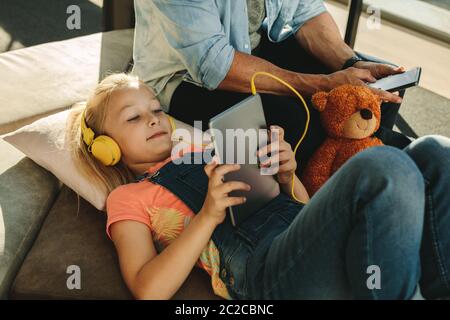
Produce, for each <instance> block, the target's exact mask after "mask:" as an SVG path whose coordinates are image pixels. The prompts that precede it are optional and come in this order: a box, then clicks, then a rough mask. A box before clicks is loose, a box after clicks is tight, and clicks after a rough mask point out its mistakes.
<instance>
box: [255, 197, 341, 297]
mask: <svg viewBox="0 0 450 320" xmlns="http://www.w3.org/2000/svg"><path fill="white" fill-rule="evenodd" d="M344 209H346V210H348V209H349V206H348V205H347V206H346V207H345V208H344ZM346 210H343V209H341V210H340V212H342V211H346ZM341 216H342V215H340V214H335V215H333V217H332V219H330V220H329V221H328V222H327V223H326V224H324V225H323V228H322V229H320V230H319V231H318V232H317V235H316V237H314V240H315V239H317V237H318V236H319V235H320V234H321V232H322V231H323V230H324V229H325V228H326V227H327V226H328V225H329V224H330V223H332V222H333V221H335V220H336V219H337V218H338V217H341ZM279 236H280V235H278V236H277V237H276V238H278V237H279ZM276 238H275V239H276ZM314 242H315V241H311V242H310V243H311V245H309V246H308V247H307V248H303V249H301V250H299V251H297V252H296V253H295V255H294V256H295V258H294V259H293V260H291V263H290V265H289V266H288V267H287V268H286V269H285V270H284V271H283V272H282V273H281V274H280V275H279V276H278V277H277V281H276V282H275V283H274V284H273V285H272V286H271V288H270V289H268V290H264V289H263V297H266V296H267V295H268V294H270V292H272V290H273V289H274V288H275V287H276V286H277V285H278V284H279V283H280V279H281V278H282V277H284V276H285V275H286V273H287V272H289V271H290V270H291V269H292V268H293V267H294V266H295V265H296V264H297V261H296V260H297V259H298V257H299V256H301V255H303V254H304V253H305V252H306V251H308V250H309V249H310V248H311V247H312V244H313V243H314ZM269 250H270V248H269ZM293 261H295V262H293Z"/></svg>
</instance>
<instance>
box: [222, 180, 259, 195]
mask: <svg viewBox="0 0 450 320" xmlns="http://www.w3.org/2000/svg"><path fill="white" fill-rule="evenodd" d="M250 189H251V187H250V185H248V184H247V183H244V182H241V181H228V182H225V183H224V184H222V185H221V186H220V187H219V189H218V190H220V193H221V194H228V193H230V192H231V191H235V190H244V191H250Z"/></svg>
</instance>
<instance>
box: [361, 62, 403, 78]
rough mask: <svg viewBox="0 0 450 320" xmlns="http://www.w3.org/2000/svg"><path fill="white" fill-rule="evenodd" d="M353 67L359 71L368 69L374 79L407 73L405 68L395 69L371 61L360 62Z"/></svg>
mask: <svg viewBox="0 0 450 320" xmlns="http://www.w3.org/2000/svg"><path fill="white" fill-rule="evenodd" d="M353 67H355V68H358V69H366V70H369V71H370V73H371V74H372V76H373V77H375V78H376V79H381V78H385V77H387V76H390V75H392V74H398V73H403V72H405V68H403V67H394V66H391V65H389V64H384V63H376V62H370V61H358V62H356V63H355V64H354V65H353Z"/></svg>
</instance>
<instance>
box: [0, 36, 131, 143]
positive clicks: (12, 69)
mask: <svg viewBox="0 0 450 320" xmlns="http://www.w3.org/2000/svg"><path fill="white" fill-rule="evenodd" d="M133 34H134V30H132V29H127V30H116V31H111V32H106V33H96V34H92V35H88V36H82V37H77V38H73V39H69V40H63V41H56V42H50V43H45V44H42V45H37V46H34V47H29V48H24V49H19V50H14V51H10V52H6V53H2V54H0V79H8V81H2V85H1V86H0V114H1V115H2V116H1V118H0V134H3V133H6V132H10V131H13V130H15V129H17V128H19V127H21V126H23V125H25V124H28V123H31V122H33V121H34V120H36V119H38V118H41V117H43V116H45V115H49V114H51V113H54V112H56V111H58V110H62V109H64V108H66V107H68V106H70V105H72V104H73V103H75V102H77V101H80V100H85V99H86V98H87V96H88V94H89V93H90V91H91V90H92V88H93V87H94V86H95V85H96V84H97V82H98V81H99V80H100V79H102V78H103V77H104V76H105V75H106V74H107V73H110V72H117V71H123V70H125V69H126V67H127V64H128V62H129V61H130V59H131V57H132V51H133Z"/></svg>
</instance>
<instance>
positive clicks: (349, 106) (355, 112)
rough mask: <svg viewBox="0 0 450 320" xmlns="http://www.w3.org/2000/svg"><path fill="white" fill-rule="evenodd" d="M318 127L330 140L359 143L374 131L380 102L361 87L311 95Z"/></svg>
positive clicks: (379, 114)
mask: <svg viewBox="0 0 450 320" xmlns="http://www.w3.org/2000/svg"><path fill="white" fill-rule="evenodd" d="M312 103H313V105H314V107H315V108H316V109H317V110H319V112H320V119H321V122H322V126H323V127H324V129H325V130H326V131H327V133H328V135H329V136H330V137H334V138H349V139H363V138H366V137H369V136H371V135H372V134H373V133H374V132H375V131H377V130H378V128H379V126H380V120H381V108H380V106H381V100H380V98H379V97H378V96H377V95H375V94H374V93H372V91H370V90H369V89H368V88H366V87H363V86H354V85H342V86H339V87H337V88H335V89H333V90H331V91H330V92H323V91H322V92H318V93H316V94H314V95H313V97H312Z"/></svg>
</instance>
